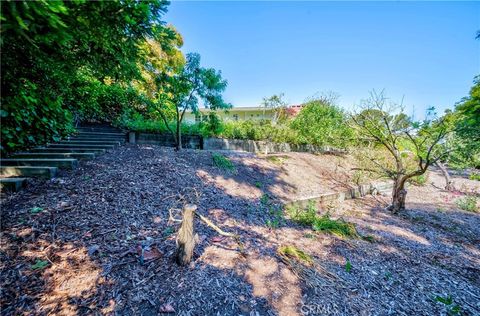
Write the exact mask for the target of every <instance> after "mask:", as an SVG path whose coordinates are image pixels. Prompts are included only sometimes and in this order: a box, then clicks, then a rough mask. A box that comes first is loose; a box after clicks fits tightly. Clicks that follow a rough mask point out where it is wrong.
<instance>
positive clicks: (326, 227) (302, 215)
mask: <svg viewBox="0 0 480 316" xmlns="http://www.w3.org/2000/svg"><path fill="white" fill-rule="evenodd" d="M286 213H287V215H288V216H289V218H290V219H291V220H293V221H294V222H296V223H298V224H301V225H304V226H311V227H312V229H313V230H315V231H322V232H327V233H331V234H335V235H337V236H341V237H349V238H356V237H359V234H358V232H357V229H356V228H355V225H354V224H352V223H349V222H346V221H344V220H343V219H338V220H334V219H331V218H330V214H329V213H326V214H325V215H323V216H318V215H317V210H316V208H315V204H314V203H309V204H308V206H307V208H306V209H302V208H299V207H298V205H293V206H290V207H288V208H287V209H286ZM366 238H368V237H366Z"/></svg>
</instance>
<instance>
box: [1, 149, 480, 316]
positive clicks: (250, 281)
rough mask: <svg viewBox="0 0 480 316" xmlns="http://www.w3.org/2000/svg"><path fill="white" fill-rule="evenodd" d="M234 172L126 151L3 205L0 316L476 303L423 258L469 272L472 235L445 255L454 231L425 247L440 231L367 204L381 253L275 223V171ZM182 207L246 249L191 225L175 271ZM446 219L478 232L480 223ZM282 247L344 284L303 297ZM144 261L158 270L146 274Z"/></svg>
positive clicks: (163, 153)
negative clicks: (195, 210)
mask: <svg viewBox="0 0 480 316" xmlns="http://www.w3.org/2000/svg"><path fill="white" fill-rule="evenodd" d="M232 160H233V161H234V163H235V166H236V171H231V170H230V171H228V170H222V169H221V168H218V167H216V166H215V165H214V164H213V160H212V157H211V153H209V152H206V151H193V150H185V151H182V152H174V151H173V150H171V149H170V148H162V147H156V146H145V145H143V146H126V147H122V148H119V149H118V150H116V151H114V152H111V153H108V154H106V155H104V156H102V157H100V158H99V159H97V160H94V161H89V162H86V163H82V165H81V167H80V168H79V169H77V170H74V171H72V172H66V173H63V174H62V177H59V178H57V179H53V180H51V181H48V182H36V183H34V184H32V185H31V186H30V187H29V188H27V189H26V190H25V191H23V192H20V193H17V194H14V195H11V196H8V197H7V198H6V199H5V200H4V201H3V202H2V223H1V225H2V237H1V238H2V245H1V282H2V283H1V288H2V289H1V305H2V314H3V315H16V314H40V315H41V314H58V315H86V314H114V313H116V314H121V315H158V314H159V313H161V312H168V311H172V312H173V313H175V314H178V315H255V313H258V314H259V315H269V314H271V315H276V314H279V315H296V314H301V313H302V312H303V314H309V315H313V314H316V315H322V314H325V315H335V314H342V313H343V314H350V315H353V314H357V315H370V314H375V313H377V312H378V313H380V314H386V313H387V312H389V311H397V312H398V311H400V312H403V313H407V314H408V313H410V312H413V311H422V310H429V311H433V312H438V313H441V312H443V311H444V307H443V306H441V305H438V304H437V303H436V302H435V301H434V300H432V299H431V298H428V299H425V293H426V292H428V293H429V294H428V295H430V293H436V292H438V291H439V289H442V288H443V289H444V290H445V291H450V292H451V293H454V291H455V289H454V288H453V287H456V288H457V289H460V288H464V289H469V291H470V293H471V295H473V299H474V295H477V294H478V295H480V294H479V293H478V292H479V291H478V288H477V289H476V290H475V289H473V290H472V287H473V286H475V285H478V283H477V282H478V281H476V280H475V279H471V278H468V273H467V272H465V273H463V272H462V273H458V272H457V271H456V270H451V269H447V268H445V267H444V266H445V264H447V260H446V259H445V260H444V259H442V258H433V259H432V258H430V256H433V255H435V254H436V253H438V254H441V255H445V256H446V255H449V256H450V255H451V256H453V255H454V254H459V253H461V254H462V255H463V256H464V257H463V259H464V260H463V261H462V262H463V263H462V264H463V265H464V266H462V267H463V268H464V269H463V270H465V269H466V267H467V266H468V267H472V266H474V263H475V262H478V260H479V252H478V246H472V247H471V248H469V245H471V240H470V239H468V238H469V237H468V238H467V239H468V242H465V240H463V239H462V241H461V242H462V247H464V248H462V249H457V248H455V247H453V248H452V247H451V244H452V243H453V244H455V240H454V238H457V237H455V236H458V235H456V234H455V232H449V231H447V232H446V233H445V234H443V231H444V230H443V228H442V229H440V230H441V231H442V234H440V235H438V236H440V237H441V238H438V236H437V235H435V236H430V235H429V232H428V231H423V229H424V228H425V227H426V226H427V225H431V224H432V223H434V222H431V221H429V222H428V223H427V222H425V223H423V222H421V221H415V220H414V219H413V220H412V218H414V217H412V214H411V213H408V214H406V215H405V216H403V217H395V216H392V215H391V214H389V213H386V212H385V211H383V210H380V209H379V208H378V207H377V206H378V203H377V202H376V201H372V200H368V199H364V200H362V201H361V203H370V204H369V205H363V206H358V205H357V206H352V207H353V208H356V207H357V208H362V209H364V210H365V211H364V212H363V213H362V214H369V212H372V214H370V215H368V216H369V218H366V217H365V218H363V217H362V216H367V215H362V216H348V215H346V217H347V218H349V219H351V220H352V221H355V222H356V223H357V226H358V227H359V230H361V231H362V232H363V233H365V234H366V233H368V234H372V235H373V236H374V238H375V242H373V243H369V242H366V241H363V240H344V239H341V238H338V237H335V236H330V235H321V234H318V235H317V234H312V231H311V229H309V228H305V227H300V226H298V225H295V224H294V223H291V222H289V221H286V220H285V219H284V218H283V215H282V211H281V205H280V202H279V199H278V192H285V194H287V193H288V192H292V191H295V189H296V188H294V187H292V186H291V185H289V184H288V183H284V182H282V181H281V180H280V177H279V176H278V168H277V167H275V165H273V164H272V167H271V168H268V167H263V168H258V167H257V166H255V165H254V164H253V165H252V164H244V163H243V162H242V159H241V158H232ZM283 195H284V194H282V196H283ZM184 203H195V204H197V205H198V206H199V212H200V213H202V214H203V215H206V216H208V217H209V218H210V219H211V220H212V221H213V222H215V223H216V224H217V225H218V226H220V227H221V228H222V229H224V230H225V231H229V232H235V233H236V234H238V235H240V236H241V241H242V247H240V246H239V244H238V243H237V242H236V240H234V239H232V238H223V237H220V236H218V234H217V233H216V232H215V231H213V230H212V229H211V228H210V227H208V226H206V225H204V224H203V223H202V222H200V221H197V223H196V225H195V228H196V232H197V234H198V239H199V244H198V246H197V248H196V255H195V260H194V262H193V263H192V265H190V266H188V267H179V266H177V265H176V264H175V263H174V262H173V259H172V258H173V253H174V250H175V238H174V234H172V233H173V232H174V231H175V230H176V229H177V226H178V222H176V221H174V220H172V217H173V218H179V209H180V208H181V207H182V205H183V204H184ZM418 208H419V209H421V205H419V206H418ZM419 212H420V211H419ZM413 216H420V215H418V214H416V213H414V214H413ZM421 216H423V217H424V218H427V217H428V216H429V214H424V215H421ZM454 218H455V219H456V220H458V221H463V222H465V223H466V224H465V225H467V226H468V227H470V225H476V224H478V216H477V215H469V214H460V215H458V216H457V215H455V216H454ZM442 225H443V224H442ZM458 225H459V226H458V227H459V228H458V230H460V231H462V232H465V231H466V229H467V228H466V227H467V226H462V224H461V223H460V222H459V224H458ZM442 227H443V226H442ZM446 229H447V230H448V229H449V228H448V227H447V228H446ZM473 229H474V228H473ZM474 232H475V229H474ZM468 236H470V235H468ZM477 236H478V235H477ZM285 244H294V245H295V246H297V247H299V248H301V249H308V251H309V252H310V253H311V254H312V255H313V256H314V257H315V258H316V259H317V261H318V262H319V263H320V264H321V266H322V269H324V270H323V271H324V272H325V273H326V274H325V275H322V273H319V277H320V278H322V277H325V278H326V275H327V274H334V275H335V276H336V277H337V278H338V282H334V283H332V282H330V283H326V284H325V285H321V284H319V285H318V286H317V287H309V286H307V285H306V283H305V282H304V280H303V279H302V278H300V277H299V275H298V274H296V273H294V272H293V271H292V270H291V269H290V268H289V267H288V266H286V265H285V264H284V263H283V262H281V261H280V260H279V259H278V257H277V255H276V251H277V248H278V246H280V245H285ZM432 245H433V246H432ZM442 247H443V248H444V249H443V250H442ZM141 249H143V250H144V258H147V257H148V254H151V257H152V260H145V261H144V262H142V260H141V253H142V250H141ZM445 249H447V250H445ZM153 250H155V251H156V250H158V252H155V251H153ZM152 254H154V255H152ZM426 258H430V259H432V260H433V261H432V260H425V259H426ZM347 259H348V260H350V261H351V262H352V264H353V270H352V271H351V272H347V271H346V270H345V262H346V260H347ZM449 259H450V258H449ZM435 260H436V261H435ZM442 260H443V261H442ZM456 260H460V259H458V258H457V259H456ZM437 262H440V263H441V264H440V265H439V264H437ZM459 262H460V261H458V262H456V263H459ZM442 264H443V266H442ZM450 264H451V262H450V261H448V265H449V266H450ZM477 266H478V265H477ZM432 267H434V268H432ZM35 268H37V269H35ZM372 271H373V272H375V273H373V272H372ZM476 272H478V271H472V273H476ZM388 273H390V274H391V275H392V276H391V277H387V276H389V275H390V274H388ZM429 280H430V281H429ZM421 282H424V284H420V285H419V284H417V283H421ZM454 294H456V292H455V293H454ZM461 294H462V295H463V297H461V298H457V297H458V295H456V296H455V297H456V299H457V300H458V301H459V302H460V303H462V304H464V306H466V305H465V304H469V303H468V301H469V300H472V296H471V295H469V294H466V292H462V293H461ZM422 295H423V296H422ZM432 295H433V294H432ZM474 308H478V307H475V306H474V307H471V308H470V307H469V306H466V309H465V310H466V311H467V312H468V311H470V310H474ZM467 314H468V313H467Z"/></svg>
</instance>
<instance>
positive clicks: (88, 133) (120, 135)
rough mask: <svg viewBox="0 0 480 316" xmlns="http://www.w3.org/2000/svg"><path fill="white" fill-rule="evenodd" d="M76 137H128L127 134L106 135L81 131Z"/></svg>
mask: <svg viewBox="0 0 480 316" xmlns="http://www.w3.org/2000/svg"><path fill="white" fill-rule="evenodd" d="M76 135H88V136H94V137H127V134H126V133H114V132H112V133H105V132H84V131H80V132H79V133H77V134H76Z"/></svg>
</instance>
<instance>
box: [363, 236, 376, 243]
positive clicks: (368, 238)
mask: <svg viewBox="0 0 480 316" xmlns="http://www.w3.org/2000/svg"><path fill="white" fill-rule="evenodd" d="M362 239H363V240H366V241H368V242H375V237H373V236H372V235H366V236H362Z"/></svg>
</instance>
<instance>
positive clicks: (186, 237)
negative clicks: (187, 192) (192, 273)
mask: <svg viewBox="0 0 480 316" xmlns="http://www.w3.org/2000/svg"><path fill="white" fill-rule="evenodd" d="M196 210H197V206H196V205H194V204H187V205H185V206H184V207H183V220H182V225H181V226H180V229H179V230H178V234H177V251H176V254H175V257H176V261H177V263H178V264H179V265H181V266H184V265H187V264H189V263H190V261H191V260H192V256H193V249H194V248H195V237H194V235H195V233H194V231H193V219H194V217H195V211H196Z"/></svg>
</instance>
